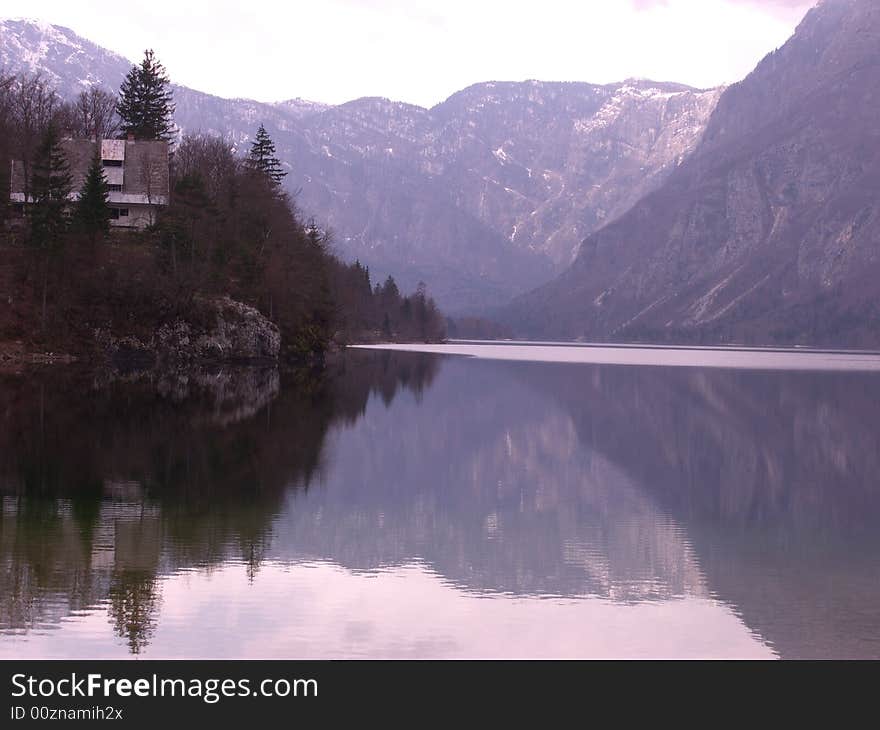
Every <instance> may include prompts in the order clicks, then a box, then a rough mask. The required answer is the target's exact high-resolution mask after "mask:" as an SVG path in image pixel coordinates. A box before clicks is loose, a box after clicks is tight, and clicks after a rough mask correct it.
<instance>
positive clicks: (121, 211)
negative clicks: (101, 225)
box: [110, 208, 128, 221]
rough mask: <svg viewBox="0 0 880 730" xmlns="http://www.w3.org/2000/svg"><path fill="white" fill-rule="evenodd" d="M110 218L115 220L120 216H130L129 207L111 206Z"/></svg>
mask: <svg viewBox="0 0 880 730" xmlns="http://www.w3.org/2000/svg"><path fill="white" fill-rule="evenodd" d="M110 218H111V219H113V220H115V221H118V220H119V219H120V218H128V208H110Z"/></svg>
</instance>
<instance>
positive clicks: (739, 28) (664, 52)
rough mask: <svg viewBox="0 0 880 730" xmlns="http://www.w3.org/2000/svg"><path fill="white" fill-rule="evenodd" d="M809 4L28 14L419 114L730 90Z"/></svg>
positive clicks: (37, 5) (340, 4)
mask: <svg viewBox="0 0 880 730" xmlns="http://www.w3.org/2000/svg"><path fill="white" fill-rule="evenodd" d="M812 4H813V0H530V1H529V2H522V1H520V0H307V1H303V0H290V1H289V2H272V1H271V0H263V1H262V2H247V3H243V2H241V1H240V0H238V1H235V0H211V1H210V2H204V1H200V0H196V1H191V0H186V2H181V0H174V1H173V2H172V1H171V0H150V2H144V3H118V4H113V3H110V4H108V3H107V2H106V0H101V1H100V2H93V1H91V0H77V2H71V1H70V0H29V2H28V3H27V6H26V7H27V10H26V12H27V14H28V17H32V18H36V19H38V20H42V21H46V22H50V23H57V24H59V25H65V26H68V27H70V28H72V29H73V30H75V31H76V32H77V33H79V34H80V35H83V36H85V37H87V38H89V39H90V40H92V41H94V42H96V43H98V44H99V45H102V46H104V47H106V48H109V49H111V50H113V51H116V52H118V53H121V54H123V55H124V56H127V57H129V58H131V59H138V58H140V57H141V55H142V53H143V50H144V49H145V48H148V47H151V48H153V49H155V51H156V54H157V56H158V57H159V59H160V60H161V61H162V62H163V63H164V64H165V66H166V67H167V69H168V72H169V74H170V76H171V78H172V80H173V81H175V82H177V83H180V84H184V85H186V86H190V87H192V88H195V89H198V90H200V91H206V92H209V93H213V94H218V95H220V96H227V97H231V96H243V97H249V98H253V99H258V100H260V101H278V100H281V99H287V98H291V97H302V98H305V99H311V100H314V101H323V102H327V103H340V102H343V101H348V100H351V99H355V98H358V97H361V96H384V97H388V98H391V99H395V100H399V101H407V102H410V103H414V104H419V105H422V106H431V105H433V104H436V103H438V102H439V101H442V100H443V99H445V98H446V97H448V96H449V95H450V94H452V93H453V92H455V91H458V90H459V89H462V88H464V87H466V86H469V85H470V84H473V83H477V82H480V81H501V80H504V81H521V80H525V79H541V80H546V81H590V82H594V83H608V82H612V81H620V80H623V79H625V78H630V77H642V78H650V79H654V80H658V81H679V82H682V83H688V84H691V85H693V86H699V87H709V86H716V85H719V84H724V83H730V82H733V81H738V80H740V79H741V78H743V77H744V76H745V75H746V74H747V73H748V72H749V71H750V70H751V69H752V68H753V67H754V66H755V64H756V63H757V62H758V61H759V60H760V59H761V58H762V57H763V56H764V55H765V54H766V53H768V52H769V51H771V50H773V49H775V48H777V47H779V46H780V45H782V44H783V43H784V42H785V41H786V40H787V39H788V37H789V36H790V35H791V33H792V32H793V30H794V28H795V26H796V25H797V23H798V22H799V20H800V19H801V18H802V17H803V15H804V14H805V12H806V10H807V9H808V8H809V7H810V6H811V5H812Z"/></svg>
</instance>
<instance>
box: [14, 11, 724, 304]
mask: <svg viewBox="0 0 880 730" xmlns="http://www.w3.org/2000/svg"><path fill="white" fill-rule="evenodd" d="M158 50H159V52H160V56H161V49H158ZM0 65H2V66H3V67H5V68H6V69H7V70H12V71H25V72H29V73H34V72H40V73H42V74H43V75H44V76H46V77H47V78H48V79H49V80H50V81H52V82H53V83H54V84H55V85H56V86H57V88H58V90H59V92H60V93H62V94H63V95H66V96H70V95H72V94H74V93H76V92H77V91H79V90H80V89H82V88H85V87H86V86H87V85H90V84H101V85H104V86H107V87H108V88H110V89H116V88H117V87H118V85H119V83H120V81H121V80H122V78H123V76H124V74H125V73H126V72H127V70H128V69H129V67H130V65H131V62H130V61H129V60H127V59H125V58H123V57H121V56H119V55H117V54H114V53H112V52H110V51H107V50H104V49H102V48H100V47H98V46H97V45H95V44H93V43H91V42H89V41H87V40H85V39H83V38H81V37H80V36H78V35H77V34H76V33H74V32H73V31H72V30H69V29H67V28H63V27H60V26H55V25H47V24H42V23H35V22H33V21H24V20H6V21H0ZM170 72H171V74H172V76H173V72H174V69H170ZM719 95H720V91H718V90H710V91H699V90H695V89H691V88H689V87H685V86H681V85H676V84H661V83H653V82H649V81H641V80H633V81H628V82H623V83H619V84H612V85H606V86H596V85H591V84H586V83H548V82H539V81H528V82H523V83H484V84H477V85H475V86H472V87H470V88H468V89H465V90H463V91H461V92H459V93H457V94H454V95H453V96H452V97H450V98H449V99H447V100H446V101H445V102H443V103H441V104H439V105H437V106H435V107H434V108H432V109H424V108H421V107H417V106H413V105H409V104H403V103H400V102H393V101H389V100H387V99H378V98H366V99H358V100H356V101H352V102H349V103H346V104H341V105H338V106H328V105H323V104H319V103H315V102H310V101H306V100H302V99H292V100H288V101H282V102H278V103H274V104H265V103H260V102H256V101H251V100H247V99H223V98H220V97H217V96H212V95H210V94H205V93H202V92H199V91H195V90H192V89H188V88H186V87H182V86H177V87H175V99H176V102H177V115H176V121H177V124H178V125H179V126H180V127H181V129H182V130H183V131H185V132H188V131H189V132H191V131H203V132H211V133H215V134H221V135H223V136H224V137H226V138H227V139H228V140H229V142H230V144H231V145H232V146H234V147H235V148H236V149H239V150H245V149H247V146H248V145H249V143H250V140H251V135H252V134H253V133H254V129H255V127H256V126H257V125H258V124H259V123H260V122H263V123H264V124H265V125H266V128H267V129H268V130H269V132H270V134H271V135H272V136H273V138H274V140H275V142H276V147H277V150H278V153H279V157H281V158H282V159H283V160H284V161H285V162H286V163H287V164H288V165H289V169H290V174H289V175H288V177H287V184H288V186H289V188H290V190H291V191H292V192H295V193H296V194H297V197H296V200H297V204H298V206H299V207H300V209H301V211H302V213H303V215H305V216H314V217H315V218H316V219H317V220H318V221H319V223H323V224H325V225H327V226H329V227H330V228H331V229H332V230H333V232H334V237H335V240H336V246H337V248H338V251H339V253H340V254H341V255H343V256H344V257H346V258H349V259H355V258H359V259H360V260H361V261H362V262H364V263H366V264H368V265H369V266H370V267H371V268H372V271H373V273H374V278H379V277H380V276H384V275H386V274H388V273H391V274H393V275H394V276H395V277H396V278H398V279H399V280H400V281H401V283H402V284H403V285H405V287H406V288H412V287H413V286H415V284H416V283H418V281H419V280H424V281H425V282H427V283H428V285H429V288H430V290H431V292H432V293H433V294H434V295H435V297H436V298H437V299H438V301H439V302H440V304H441V305H442V306H443V307H445V308H446V309H447V310H448V311H459V312H461V311H473V310H477V309H481V308H484V307H486V306H492V305H497V304H501V303H503V302H506V301H507V300H509V299H510V297H512V296H513V295H515V294H518V293H520V292H523V291H526V290H528V289H531V288H532V287H534V286H537V285H539V284H541V283H543V282H545V281H548V280H550V279H551V278H552V277H553V276H554V275H555V274H557V273H559V272H560V271H562V270H563V269H564V268H565V267H566V266H567V265H568V264H570V263H571V261H572V260H573V258H574V256H575V254H576V253H577V249H578V247H579V245H580V242H581V240H582V239H583V238H584V237H585V236H587V235H589V234H590V233H592V232H593V231H595V230H596V229H597V228H599V227H600V226H602V225H603V224H605V223H606V222H608V221H610V220H613V219H614V218H616V217H617V216H619V215H620V214H622V213H623V212H625V211H626V210H627V209H628V208H629V207H630V206H631V205H632V204H633V203H634V202H636V201H637V200H638V199H640V198H641V197H642V196H643V195H644V194H646V193H647V192H650V191H651V190H654V189H656V187H657V186H658V185H660V184H661V183H662V182H663V181H664V180H665V179H666V178H667V177H668V176H669V175H670V174H671V173H672V172H673V171H674V170H675V169H676V168H677V167H678V166H679V165H680V164H681V162H682V161H683V160H684V159H686V158H687V156H688V154H689V153H690V152H691V150H693V148H694V147H695V146H696V144H697V143H698V142H699V140H700V138H701V136H702V134H703V130H704V129H705V125H706V123H707V121H708V119H709V116H710V114H711V112H712V110H713V109H714V106H715V104H716V102H717V100H718V97H719Z"/></svg>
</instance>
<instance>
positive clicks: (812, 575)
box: [517, 365, 880, 658]
mask: <svg viewBox="0 0 880 730" xmlns="http://www.w3.org/2000/svg"><path fill="white" fill-rule="evenodd" d="M517 372H518V375H519V377H520V378H521V379H522V380H523V381H524V382H527V383H529V385H530V386H532V387H533V388H535V389H536V390H537V391H541V392H545V393H547V394H549V395H550V397H551V398H553V399H554V400H556V401H557V402H558V403H560V405H562V406H563V407H565V408H566V410H567V411H568V412H569V413H570V414H571V416H572V419H573V421H574V423H575V424H576V428H577V431H578V434H579V437H580V440H581V443H582V446H583V447H584V448H585V449H586V450H588V451H591V452H594V453H600V454H603V455H604V456H605V457H607V458H608V459H609V460H610V461H611V462H612V463H615V464H617V465H618V466H619V467H621V468H622V469H624V470H625V471H626V473H627V474H628V475H629V476H630V478H632V479H633V480H634V481H635V482H637V483H638V484H640V485H641V488H642V489H643V491H644V492H645V494H646V495H649V496H650V499H652V500H653V501H654V502H655V503H656V504H658V505H660V507H661V508H662V509H663V510H664V511H665V512H666V513H668V514H670V515H671V516H672V517H673V518H675V519H676V520H677V521H678V523H679V524H681V525H682V526H683V528H684V529H685V530H686V531H687V534H688V536H689V538H690V540H691V543H692V544H693V546H694V550H695V552H696V554H697V556H698V558H699V565H700V567H701V569H702V571H703V574H704V575H705V576H706V577H707V581H708V584H709V587H710V588H711V589H712V591H713V593H715V594H716V595H718V596H720V597H721V598H722V599H724V600H725V601H727V602H729V603H731V604H732V605H734V606H735V607H736V608H737V610H738V611H739V613H740V614H741V615H742V617H743V619H744V620H745V621H746V623H747V624H748V625H749V626H750V627H751V628H752V629H753V630H755V631H757V632H758V633H760V634H761V635H762V636H764V637H765V638H766V639H767V640H768V641H770V642H771V643H772V644H773V646H774V647H775V648H776V649H777V651H779V652H780V653H781V654H782V656H786V657H828V656H838V657H875V658H876V657H880V613H878V612H877V611H876V610H875V607H876V606H877V605H878V603H880V561H878V559H880V535H878V532H877V525H878V524H880V481H878V474H880V379H878V378H877V376H876V375H870V374H854V373H849V374H848V373H839V374H835V373H778V372H776V373H764V372H744V371H719V370H690V371H689V370H678V369H663V368H599V367H596V368H584V367H573V366H561V367H555V368H554V369H553V370H552V371H548V369H547V368H545V367H537V366H534V365H523V366H517Z"/></svg>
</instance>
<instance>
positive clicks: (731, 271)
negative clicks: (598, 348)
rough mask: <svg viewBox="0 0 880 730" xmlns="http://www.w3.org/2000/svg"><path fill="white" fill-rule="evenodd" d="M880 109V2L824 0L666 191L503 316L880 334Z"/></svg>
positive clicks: (635, 327) (651, 333)
mask: <svg viewBox="0 0 880 730" xmlns="http://www.w3.org/2000/svg"><path fill="white" fill-rule="evenodd" d="M878 117H880V5H878V4H877V3H876V2H875V1H874V0H825V1H824V2H822V3H820V4H819V5H818V6H817V7H816V8H814V9H813V10H812V11H810V13H809V14H808V15H807V16H806V17H805V19H804V20H803V22H802V23H801V25H800V26H799V27H798V29H797V31H796V33H795V35H794V36H793V37H792V38H791V40H790V41H789V42H788V43H787V44H786V45H785V46H784V47H782V48H781V49H779V50H778V51H776V52H774V53H771V54H770V55H769V56H767V57H766V58H765V59H764V60H763V61H762V62H761V63H760V65H759V66H758V67H757V68H756V69H755V71H754V72H753V73H752V74H751V75H750V76H748V77H747V78H746V79H745V80H744V81H742V82H741V83H739V84H736V85H734V86H732V87H730V88H729V89H727V90H726V91H725V92H724V94H723V95H722V97H721V99H720V100H719V102H718V104H717V107H716V108H715V110H714V112H713V114H712V116H711V118H710V120H709V123H708V126H707V128H706V131H705V134H704V135H703V138H702V140H701V142H700V143H699V145H698V146H697V148H696V150H695V151H694V152H693V153H692V154H691V156H690V157H689V158H688V159H687V160H686V161H685V162H684V163H683V164H682V165H681V166H679V168H678V169H677V170H676V171H675V172H674V173H673V174H672V175H670V176H669V178H668V179H667V180H666V181H665V182H664V183H663V184H662V185H661V186H659V188H658V189H657V190H655V191H654V192H652V193H651V194H649V195H648V196H646V197H645V198H644V199H642V200H641V201H640V202H639V203H637V204H636V205H635V206H634V207H633V208H632V209H630V210H629V211H628V212H627V213H626V214H624V215H623V216H621V217H620V218H619V219H618V220H616V221H615V222H613V223H611V224H610V225H608V226H606V227H604V228H603V229H601V230H599V231H598V232H596V233H594V234H593V235H591V236H589V237H588V238H587V239H586V241H585V242H584V244H583V246H582V248H581V251H580V253H579V255H578V257H577V259H576V260H575V262H574V263H573V265H572V266H571V267H569V268H568V269H567V270H566V271H565V272H564V273H563V274H562V275H561V276H559V277H558V278H557V279H556V280H554V281H553V282H551V283H549V284H547V285H545V286H543V287H541V288H539V289H537V290H536V291H533V292H531V293H529V294H527V295H524V296H522V297H520V298H519V299H517V300H516V301H515V302H514V303H513V304H512V305H511V306H510V307H509V308H508V309H506V310H505V312H504V314H503V318H504V319H506V320H508V321H509V322H513V323H516V325H517V326H518V328H519V331H520V332H522V333H528V334H532V335H535V334H539V335H541V336H545V337H558V338H588V339H594V340H651V341H661V342H662V341H683V342H749V343H754V344H758V343H763V344H799V343H805V344H806V343H808V344H813V345H847V346H849V345H852V346H878V345H880V298H878V292H880V125H878V123H877V119H878Z"/></svg>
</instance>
